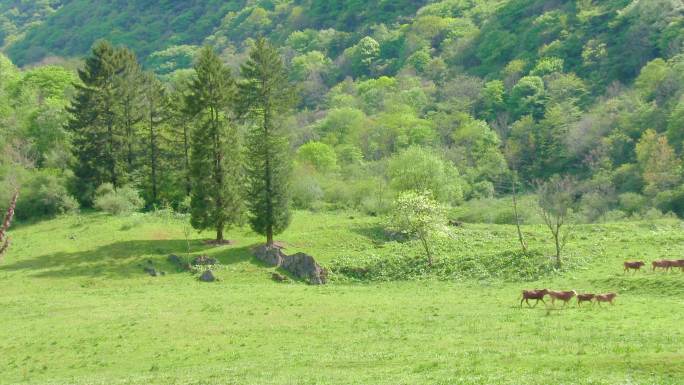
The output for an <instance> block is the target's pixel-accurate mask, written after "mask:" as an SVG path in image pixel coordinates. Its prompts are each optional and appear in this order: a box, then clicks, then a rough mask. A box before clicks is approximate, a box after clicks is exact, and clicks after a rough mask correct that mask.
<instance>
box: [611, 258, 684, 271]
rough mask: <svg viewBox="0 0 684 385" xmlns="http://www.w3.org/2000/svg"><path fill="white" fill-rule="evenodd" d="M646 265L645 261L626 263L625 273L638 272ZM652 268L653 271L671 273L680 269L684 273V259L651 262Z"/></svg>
mask: <svg viewBox="0 0 684 385" xmlns="http://www.w3.org/2000/svg"><path fill="white" fill-rule="evenodd" d="M645 265H646V264H645V263H644V262H643V261H635V262H625V264H624V266H625V273H626V272H628V271H629V270H634V272H637V271H638V270H641V268H642V267H644V266H645ZM651 267H652V268H653V271H655V270H656V269H664V270H665V271H670V269H673V268H677V267H679V268H681V269H682V271H683V272H684V259H659V260H657V261H653V262H651Z"/></svg>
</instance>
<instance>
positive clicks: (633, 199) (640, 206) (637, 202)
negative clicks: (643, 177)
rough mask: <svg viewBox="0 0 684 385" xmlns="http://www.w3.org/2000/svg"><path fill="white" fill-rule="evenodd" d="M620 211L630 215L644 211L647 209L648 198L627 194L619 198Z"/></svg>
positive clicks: (631, 193)
mask: <svg viewBox="0 0 684 385" xmlns="http://www.w3.org/2000/svg"><path fill="white" fill-rule="evenodd" d="M618 202H619V206H620V209H621V210H622V211H624V212H626V213H627V214H629V215H633V214H636V213H639V212H641V211H643V210H644V209H645V208H646V203H647V200H646V197H644V196H643V195H641V194H637V193H633V192H626V193H624V194H620V195H619V196H618Z"/></svg>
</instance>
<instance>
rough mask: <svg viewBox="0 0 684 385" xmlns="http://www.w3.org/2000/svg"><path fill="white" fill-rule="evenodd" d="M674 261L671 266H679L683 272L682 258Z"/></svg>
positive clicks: (683, 260) (683, 261)
mask: <svg viewBox="0 0 684 385" xmlns="http://www.w3.org/2000/svg"><path fill="white" fill-rule="evenodd" d="M674 262H675V264H674V265H672V267H680V268H681V269H682V273H684V259H678V260H676V261H674Z"/></svg>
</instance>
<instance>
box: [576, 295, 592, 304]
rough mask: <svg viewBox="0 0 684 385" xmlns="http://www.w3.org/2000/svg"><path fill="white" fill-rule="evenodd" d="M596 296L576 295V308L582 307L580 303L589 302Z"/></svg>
mask: <svg viewBox="0 0 684 385" xmlns="http://www.w3.org/2000/svg"><path fill="white" fill-rule="evenodd" d="M594 297H596V294H577V306H582V302H591V301H592V300H593V299H594Z"/></svg>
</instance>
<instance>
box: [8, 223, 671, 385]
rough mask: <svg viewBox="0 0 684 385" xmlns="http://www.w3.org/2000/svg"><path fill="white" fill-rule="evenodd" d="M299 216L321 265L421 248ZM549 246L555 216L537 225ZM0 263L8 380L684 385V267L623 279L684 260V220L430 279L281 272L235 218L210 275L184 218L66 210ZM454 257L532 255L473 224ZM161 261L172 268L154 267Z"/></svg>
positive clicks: (622, 230)
mask: <svg viewBox="0 0 684 385" xmlns="http://www.w3.org/2000/svg"><path fill="white" fill-rule="evenodd" d="M352 215H353V214H349V213H337V214H311V213H303V212H299V213H297V215H296V217H295V221H294V223H293V225H292V226H291V228H290V229H289V230H288V231H287V232H286V233H285V234H282V235H281V236H280V237H279V239H281V240H282V241H284V242H285V243H286V244H287V246H288V249H287V251H288V252H295V251H305V252H307V253H309V254H312V255H314V256H316V257H317V259H319V260H320V262H321V263H322V264H323V265H326V264H329V263H331V262H332V261H333V260H335V259H336V258H339V257H347V258H354V257H355V256H358V257H359V258H361V257H364V256H369V255H375V256H379V257H382V256H389V255H393V254H395V253H418V252H419V249H418V248H417V246H416V245H413V244H411V245H405V244H404V245H402V244H397V243H395V242H388V241H384V240H382V239H379V238H378V237H377V236H376V235H377V232H378V231H377V228H378V224H379V219H377V218H369V217H358V216H356V217H352ZM524 230H525V233H526V235H527V238H528V242H529V243H530V246H531V247H532V248H533V249H537V250H542V251H543V252H544V253H545V254H550V253H551V245H550V244H549V243H548V242H547V236H546V233H545V232H544V229H543V228H542V227H538V226H529V227H525V229H524ZM13 237H14V242H13V246H12V248H11V250H10V252H9V253H8V254H7V255H6V256H5V259H4V261H3V262H2V264H1V265H0V384H198V385H199V384H240V385H247V384H279V385H281V384H282V385H285V384H340V385H342V384H344V385H347V384H386V385H390V384H392V385H398V384H406V385H413V384H431V385H432V384H459V385H460V384H539V385H541V384H545V385H546V384H606V385H607V384H611V385H612V384H625V385H627V384H630V385H632V384H658V385H660V384H672V385H675V384H682V383H684V274H682V273H680V272H679V271H676V272H671V273H652V272H650V270H649V271H647V272H641V273H638V274H635V275H631V274H627V275H623V273H622V267H621V264H622V261H624V260H625V259H631V258H642V259H644V260H646V261H647V262H649V263H650V261H651V260H652V259H656V258H663V257H679V258H681V256H682V255H683V254H684V226H683V225H682V223H681V222H679V221H676V220H660V221H656V222H629V223H619V224H606V225H591V226H580V227H578V228H576V230H575V236H574V237H573V239H572V240H571V241H570V243H569V244H568V247H567V254H568V258H571V259H575V260H581V261H582V263H578V264H576V267H575V268H573V269H571V270H568V271H565V272H562V273H556V274H550V275H547V276H545V277H544V278H542V279H541V280H538V281H534V282H510V280H506V279H495V278H491V279H483V278H482V277H480V278H478V279H467V278H460V279H458V280H456V279H447V280H445V279H442V280H438V279H431V278H429V277H430V275H429V274H427V276H426V277H425V278H424V279H418V280H411V281H396V282H377V281H373V282H359V281H352V280H349V279H345V278H343V277H337V276H333V277H332V282H331V283H330V284H329V285H326V286H320V287H316V286H309V285H306V284H303V283H298V282H296V283H276V282H273V281H271V280H270V273H271V272H272V271H273V269H271V268H268V267H265V266H263V265H262V264H260V263H258V262H256V261H255V260H254V259H253V258H252V257H251V256H250V251H249V250H250V247H251V246H253V245H254V244H256V243H258V242H259V241H260V238H259V237H257V236H255V235H254V234H252V233H251V232H249V231H247V230H233V231H230V232H229V233H228V237H229V238H230V239H233V240H235V241H236V243H235V245H232V246H223V247H211V246H208V245H205V244H204V243H203V242H202V241H201V240H202V239H207V238H210V237H211V234H209V233H204V234H196V233H193V234H192V237H193V241H192V242H191V250H192V252H193V254H200V253H206V254H210V255H212V256H215V257H217V258H218V259H219V260H220V261H221V263H222V265H221V267H220V268H219V269H218V270H217V271H216V273H217V275H218V276H219V278H220V279H221V280H220V281H219V282H215V283H200V282H198V281H197V279H196V277H195V276H193V275H191V274H190V273H187V272H177V271H176V270H175V269H174V268H173V267H172V266H171V265H170V264H168V263H167V262H166V256H167V255H168V254H170V253H177V254H181V253H183V252H184V250H185V247H186V241H185V239H184V235H183V229H182V226H181V225H180V224H179V223H176V222H173V221H169V220H165V219H163V218H159V217H157V216H153V215H137V216H133V217H125V218H117V217H110V216H105V215H102V214H85V215H83V216H78V217H75V216H71V217H64V218H60V219H56V220H51V221H44V222H39V223H37V224H30V225H29V224H27V225H20V226H17V227H16V228H15V229H14V230H13ZM449 242H450V245H447V246H448V247H446V248H445V249H446V250H450V251H449V252H450V253H452V254H453V255H451V257H455V258H458V257H459V256H469V257H471V258H472V257H473V256H475V257H477V256H488V255H493V254H497V253H500V252H502V251H507V250H516V249H517V247H516V245H517V244H516V238H515V231H514V228H513V227H510V226H500V225H468V224H467V225H465V227H464V228H462V229H458V230H457V232H456V236H455V238H454V239H453V240H451V241H449ZM148 260H151V261H152V262H153V263H154V264H155V265H156V266H157V267H158V268H160V269H162V270H165V271H167V275H166V276H163V277H150V276H148V275H146V274H145V273H144V272H143V271H142V266H143V265H144V264H146V263H147V261H148ZM531 287H549V288H553V289H577V290H578V291H596V292H601V291H617V292H618V293H619V297H618V299H617V302H616V305H615V306H612V307H611V306H603V307H598V306H586V307H584V306H583V307H582V308H577V307H576V305H575V303H574V301H573V303H572V306H569V307H568V308H566V309H555V310H547V309H546V308H545V307H544V306H542V305H539V306H537V307H536V308H534V309H528V308H523V309H520V308H519V307H518V297H519V293H520V290H521V289H523V288H531Z"/></svg>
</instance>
